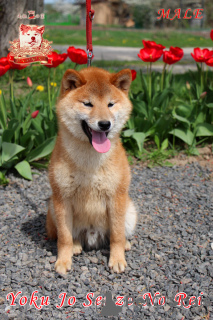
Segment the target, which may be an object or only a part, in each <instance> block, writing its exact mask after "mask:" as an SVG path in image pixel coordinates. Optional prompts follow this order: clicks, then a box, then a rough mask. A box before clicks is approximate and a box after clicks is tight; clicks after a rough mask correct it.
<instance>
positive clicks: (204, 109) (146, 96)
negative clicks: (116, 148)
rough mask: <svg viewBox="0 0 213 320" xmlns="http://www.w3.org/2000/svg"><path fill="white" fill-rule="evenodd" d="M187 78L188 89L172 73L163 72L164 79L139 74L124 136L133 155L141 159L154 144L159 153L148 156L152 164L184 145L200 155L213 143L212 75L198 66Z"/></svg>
mask: <svg viewBox="0 0 213 320" xmlns="http://www.w3.org/2000/svg"><path fill="white" fill-rule="evenodd" d="M138 76H139V75H138ZM138 76H137V77H138ZM187 76H188V82H189V83H190V85H189V86H188V89H187V87H186V85H185V83H186V82H183V81H182V82H180V81H178V82H177V80H176V79H175V77H174V76H172V73H171V71H170V72H169V73H168V72H167V73H165V74H164V70H163V73H162V75H160V74H159V73H157V72H152V73H151V72H150V73H149V72H148V73H147V75H146V76H145V75H143V74H142V73H140V81H141V90H139V91H138V92H137V93H131V94H130V99H131V101H132V104H133V111H132V114H131V118H130V120H129V121H128V122H127V125H126V127H125V129H124V130H123V132H122V140H123V143H124V145H125V147H126V148H127V150H128V151H129V152H130V153H131V154H132V155H134V156H136V157H137V158H139V159H142V158H143V154H144V152H145V150H144V143H146V142H148V141H153V140H154V141H155V143H156V146H157V151H155V152H154V153H153V152H151V153H149V154H146V159H149V160H150V161H151V162H152V161H153V159H155V160H156V159H158V158H159V159H161V160H163V159H164V156H166V152H167V150H168V149H169V148H172V149H173V150H175V148H177V146H178V145H180V144H181V143H182V145H183V144H185V145H187V146H188V148H187V152H188V153H189V154H192V155H198V150H197V148H196V146H197V145H198V144H200V143H201V142H203V141H205V140H207V139H208V140H209V141H212V137H213V103H212V101H213V79H212V73H210V72H209V73H207V72H204V71H203V70H202V67H200V66H199V65H198V72H196V73H195V72H194V73H193V72H190V73H189V74H188V75H187ZM182 77H183V78H184V76H182ZM161 160H160V162H162V161H161ZM154 162H156V161H154ZM157 162H158V163H159V161H158V160H157Z"/></svg>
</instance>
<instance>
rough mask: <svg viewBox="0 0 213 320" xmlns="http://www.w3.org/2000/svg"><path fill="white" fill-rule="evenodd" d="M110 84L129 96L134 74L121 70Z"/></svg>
mask: <svg viewBox="0 0 213 320" xmlns="http://www.w3.org/2000/svg"><path fill="white" fill-rule="evenodd" d="M110 82H111V83H112V84H113V85H114V86H115V87H116V88H118V89H120V90H121V91H123V92H124V93H126V94H128V92H129V88H130V85H131V82H132V73H131V70H130V69H124V70H121V71H120V72H118V73H114V74H112V75H111V78H110Z"/></svg>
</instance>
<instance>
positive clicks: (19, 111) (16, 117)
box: [0, 89, 57, 184]
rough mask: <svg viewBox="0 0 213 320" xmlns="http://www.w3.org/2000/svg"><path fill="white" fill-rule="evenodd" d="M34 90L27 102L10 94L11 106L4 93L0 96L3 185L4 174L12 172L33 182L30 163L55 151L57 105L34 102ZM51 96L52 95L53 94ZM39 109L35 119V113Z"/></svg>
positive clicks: (2, 181)
mask: <svg viewBox="0 0 213 320" xmlns="http://www.w3.org/2000/svg"><path fill="white" fill-rule="evenodd" d="M34 93H35V89H32V90H31V91H30V92H29V93H28V94H27V95H26V96H25V100H23V99H18V100H16V99H15V98H14V96H13V93H12V94H11V98H10V100H9V101H8V103H6V102H5V97H4V94H3V93H2V94H1V96H0V111H1V112H0V183H1V184H5V183H7V180H6V179H5V174H6V172H7V170H9V169H13V168H14V169H16V171H17V172H18V173H19V174H20V175H21V176H23V177H24V178H25V179H28V180H32V173H31V168H30V164H31V165H33V164H34V161H36V160H39V159H41V158H45V157H47V156H48V155H49V154H50V153H51V152H52V150H53V148H54V144H55V138H56V134H57V126H56V115H55V109H54V108H53V107H52V105H53V104H54V101H53V100H54V99H55V94H53V95H52V100H51V101H50V103H51V104H44V102H42V101H41V102H39V103H38V102H35V101H34V100H33V95H34ZM50 97H51V95H50ZM36 110H38V111H39V113H38V115H37V117H36V118H32V116H31V114H32V112H34V111H36Z"/></svg>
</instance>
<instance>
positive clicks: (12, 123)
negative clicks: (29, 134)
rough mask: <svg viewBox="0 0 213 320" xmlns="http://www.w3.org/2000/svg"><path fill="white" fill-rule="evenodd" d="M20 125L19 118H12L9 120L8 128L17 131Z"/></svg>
mask: <svg viewBox="0 0 213 320" xmlns="http://www.w3.org/2000/svg"><path fill="white" fill-rule="evenodd" d="M18 126H19V121H18V120H17V119H11V120H10V121H9V122H8V129H11V130H13V131H15V130H16V129H17V128H18Z"/></svg>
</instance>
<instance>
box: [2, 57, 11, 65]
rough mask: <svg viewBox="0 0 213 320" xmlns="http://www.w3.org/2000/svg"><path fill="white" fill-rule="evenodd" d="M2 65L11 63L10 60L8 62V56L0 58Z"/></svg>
mask: <svg viewBox="0 0 213 320" xmlns="http://www.w3.org/2000/svg"><path fill="white" fill-rule="evenodd" d="M0 65H1V66H8V65H9V62H8V59H7V57H2V58H1V59H0Z"/></svg>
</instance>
